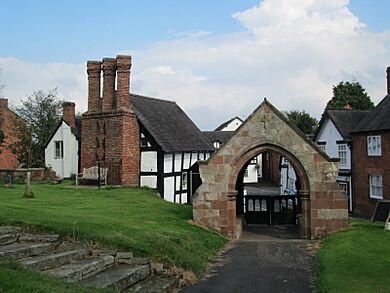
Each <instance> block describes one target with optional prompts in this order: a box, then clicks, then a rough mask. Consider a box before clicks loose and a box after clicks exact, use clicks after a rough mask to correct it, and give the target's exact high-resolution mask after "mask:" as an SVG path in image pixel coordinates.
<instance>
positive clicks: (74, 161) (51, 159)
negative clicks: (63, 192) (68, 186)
mask: <svg viewBox="0 0 390 293" xmlns="http://www.w3.org/2000/svg"><path fill="white" fill-rule="evenodd" d="M79 143H80V120H78V119H77V120H76V117H75V104H74V103H71V102H66V103H64V104H63V116H62V119H61V121H60V123H59V124H58V126H57V128H56V129H55V131H54V132H53V134H52V136H51V137H50V139H49V140H48V141H47V143H46V147H45V165H46V166H48V167H51V168H52V169H53V171H55V172H56V174H57V176H58V177H60V178H70V177H71V176H72V175H75V174H78V173H79Z"/></svg>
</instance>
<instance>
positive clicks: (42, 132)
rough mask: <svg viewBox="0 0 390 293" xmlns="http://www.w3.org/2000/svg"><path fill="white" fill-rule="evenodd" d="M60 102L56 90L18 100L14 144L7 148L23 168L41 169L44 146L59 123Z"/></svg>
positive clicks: (34, 93) (43, 162)
mask: <svg viewBox="0 0 390 293" xmlns="http://www.w3.org/2000/svg"><path fill="white" fill-rule="evenodd" d="M62 103H63V101H61V100H59V99H58V98H57V89H56V88H55V89H52V90H49V91H45V90H39V91H34V92H33V94H32V95H30V96H27V98H26V99H24V100H22V104H21V106H18V107H15V108H14V111H15V113H17V114H18V115H19V116H20V117H22V118H23V119H24V120H25V121H27V122H28V123H27V124H26V122H25V121H23V120H22V119H15V121H14V128H15V133H17V134H16V136H17V141H16V142H15V143H14V144H12V145H11V149H12V151H13V152H14V153H15V155H16V156H17V157H18V160H19V162H20V163H21V164H22V165H24V166H27V167H44V166H45V144H46V142H47V140H48V139H49V138H50V136H51V135H52V133H53V131H54V130H55V128H56V127H57V126H58V123H59V121H60V119H61V114H62Z"/></svg>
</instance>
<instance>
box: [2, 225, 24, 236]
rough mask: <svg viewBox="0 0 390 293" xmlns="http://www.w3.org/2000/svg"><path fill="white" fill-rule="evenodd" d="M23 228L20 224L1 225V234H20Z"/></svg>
mask: <svg viewBox="0 0 390 293" xmlns="http://www.w3.org/2000/svg"><path fill="white" fill-rule="evenodd" d="M21 230H22V228H21V227H18V226H9V225H7V226H0V235H3V234H18V232H19V231H21Z"/></svg>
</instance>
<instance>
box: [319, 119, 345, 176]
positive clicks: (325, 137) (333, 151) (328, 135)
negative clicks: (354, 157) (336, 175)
mask: <svg viewBox="0 0 390 293" xmlns="http://www.w3.org/2000/svg"><path fill="white" fill-rule="evenodd" d="M340 140H343V137H342V136H341V134H340V132H339V131H338V130H337V128H336V126H335V125H334V123H333V122H332V121H331V120H330V119H328V120H327V121H326V122H325V123H324V126H323V128H322V130H321V132H320V135H319V136H318V138H317V140H316V143H318V142H324V141H325V142H326V146H325V152H326V154H327V155H328V156H329V157H331V158H338V157H339V151H338V144H337V143H336V142H337V141H340ZM346 150H347V164H346V165H340V166H339V167H340V168H341V169H351V150H350V149H349V147H348V146H347V148H346Z"/></svg>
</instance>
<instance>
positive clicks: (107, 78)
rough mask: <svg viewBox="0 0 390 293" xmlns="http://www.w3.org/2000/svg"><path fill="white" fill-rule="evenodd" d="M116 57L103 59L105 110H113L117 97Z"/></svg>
mask: <svg viewBox="0 0 390 293" xmlns="http://www.w3.org/2000/svg"><path fill="white" fill-rule="evenodd" d="M115 77H116V59H114V58H104V59H103V112H108V111H112V110H113V106H114V102H115V101H114V98H115Z"/></svg>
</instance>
